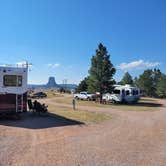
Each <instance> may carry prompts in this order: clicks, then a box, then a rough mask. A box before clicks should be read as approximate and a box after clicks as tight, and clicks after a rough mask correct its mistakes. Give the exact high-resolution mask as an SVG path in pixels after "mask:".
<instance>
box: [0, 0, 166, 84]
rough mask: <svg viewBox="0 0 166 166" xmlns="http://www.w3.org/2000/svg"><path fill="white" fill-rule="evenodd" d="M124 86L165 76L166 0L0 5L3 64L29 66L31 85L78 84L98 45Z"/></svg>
mask: <svg viewBox="0 0 166 166" xmlns="http://www.w3.org/2000/svg"><path fill="white" fill-rule="evenodd" d="M100 42H101V43H103V45H104V46H106V47H107V50H108V52H109V54H110V59H111V62H112V63H113V65H114V66H115V67H116V69H117V72H116V74H115V76H114V78H115V79H116V80H117V81H119V80H121V78H122V76H123V75H124V73H125V72H126V71H128V72H129V73H130V74H131V75H132V76H133V77H135V76H138V75H139V74H141V73H142V72H143V71H144V70H145V69H147V68H155V67H156V68H160V69H161V71H162V72H163V73H166V66H165V64H166V1H165V0H125V1H124V0H14V1H13V0H0V64H16V63H18V62H23V61H28V62H29V63H32V66H31V67H30V71H29V74H28V75H29V76H28V82H29V83H33V84H43V83H46V82H47V80H48V77H49V76H54V77H55V79H56V82H57V83H62V82H63V80H64V79H67V83H77V84H78V83H79V82H80V81H81V80H82V79H83V78H84V77H86V76H87V75H88V70H89V68H90V65H91V57H92V55H95V50H96V49H97V47H98V44H99V43H100Z"/></svg>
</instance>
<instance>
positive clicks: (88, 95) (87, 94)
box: [74, 92, 95, 100]
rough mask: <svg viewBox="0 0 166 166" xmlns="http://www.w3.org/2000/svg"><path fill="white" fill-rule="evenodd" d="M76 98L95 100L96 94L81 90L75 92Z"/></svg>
mask: <svg viewBox="0 0 166 166" xmlns="http://www.w3.org/2000/svg"><path fill="white" fill-rule="evenodd" d="M74 98H75V99H77V100H95V94H93V93H90V92H80V93H77V94H74Z"/></svg>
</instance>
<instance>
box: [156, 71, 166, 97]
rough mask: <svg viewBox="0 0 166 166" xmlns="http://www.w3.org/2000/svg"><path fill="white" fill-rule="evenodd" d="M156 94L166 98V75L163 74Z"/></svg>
mask: <svg viewBox="0 0 166 166" xmlns="http://www.w3.org/2000/svg"><path fill="white" fill-rule="evenodd" d="M156 89H157V90H156V94H157V96H158V97H162V98H166V75H165V74H162V75H161V77H160V79H159V81H158V83H157V88H156Z"/></svg>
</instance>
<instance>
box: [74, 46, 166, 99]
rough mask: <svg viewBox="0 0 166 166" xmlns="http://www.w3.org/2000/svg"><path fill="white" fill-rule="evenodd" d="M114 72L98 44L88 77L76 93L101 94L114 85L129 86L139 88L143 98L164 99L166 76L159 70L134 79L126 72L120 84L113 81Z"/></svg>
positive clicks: (104, 48)
mask: <svg viewBox="0 0 166 166" xmlns="http://www.w3.org/2000/svg"><path fill="white" fill-rule="evenodd" d="M115 72H116V69H115V67H114V65H113V64H112V62H111V60H110V55H109V54H108V51H107V49H106V47H105V46H103V44H101V43H100V44H99V45H98V48H97V49H96V53H95V55H93V56H92V59H91V67H90V69H89V75H88V76H87V77H85V78H84V79H83V80H82V81H81V82H80V84H79V85H78V88H77V92H80V91H90V92H100V94H103V93H106V92H112V90H113V85H114V84H120V85H125V84H130V85H133V86H137V87H139V88H141V90H142V93H143V95H144V96H149V97H161V98H166V74H164V73H162V72H161V71H160V70H159V69H153V70H152V69H147V70H145V71H144V72H143V73H142V74H141V75H140V76H139V77H135V78H133V77H132V76H131V75H130V74H129V72H126V73H125V74H124V76H123V78H122V80H121V81H120V82H116V81H115V80H114V79H113V76H114V74H115Z"/></svg>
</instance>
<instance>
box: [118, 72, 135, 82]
mask: <svg viewBox="0 0 166 166" xmlns="http://www.w3.org/2000/svg"><path fill="white" fill-rule="evenodd" d="M121 84H122V85H125V84H130V85H133V78H132V76H131V75H130V74H129V73H128V72H126V73H125V74H124V76H123V78H122V80H121Z"/></svg>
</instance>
